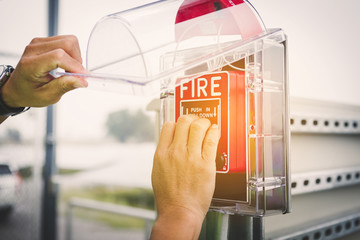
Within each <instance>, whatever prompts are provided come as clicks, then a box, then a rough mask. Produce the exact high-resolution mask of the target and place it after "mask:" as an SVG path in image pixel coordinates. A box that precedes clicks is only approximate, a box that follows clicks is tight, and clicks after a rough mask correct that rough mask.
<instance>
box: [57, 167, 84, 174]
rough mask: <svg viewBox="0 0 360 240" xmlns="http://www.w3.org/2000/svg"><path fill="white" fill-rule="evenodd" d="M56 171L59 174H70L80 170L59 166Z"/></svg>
mask: <svg viewBox="0 0 360 240" xmlns="http://www.w3.org/2000/svg"><path fill="white" fill-rule="evenodd" d="M58 171H59V174H60V175H70V174H74V173H78V172H81V170H80V169H70V168H59V169H58Z"/></svg>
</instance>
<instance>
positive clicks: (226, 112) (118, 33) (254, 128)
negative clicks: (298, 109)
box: [85, 0, 290, 216]
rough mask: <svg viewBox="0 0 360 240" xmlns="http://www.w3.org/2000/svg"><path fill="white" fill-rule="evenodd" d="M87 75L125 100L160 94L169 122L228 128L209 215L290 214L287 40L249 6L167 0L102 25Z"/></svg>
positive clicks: (226, 0) (234, 1) (219, 0)
mask: <svg viewBox="0 0 360 240" xmlns="http://www.w3.org/2000/svg"><path fill="white" fill-rule="evenodd" d="M86 60H87V69H88V70H89V71H90V74H89V75H86V76H85V77H86V78H87V79H88V81H89V84H90V85H92V86H93V87H95V88H97V89H99V88H107V89H111V90H112V91H117V92H118V93H122V94H136V95H144V94H146V95H148V94H160V98H161V112H160V114H161V120H162V122H165V121H176V120H177V118H178V117H179V116H181V115H183V114H196V115H199V116H200V117H207V118H209V119H210V121H211V122H212V123H215V124H218V125H219V126H220V129H221V130H220V131H221V132H220V135H221V137H220V142H219V147H218V154H217V159H216V164H217V179H216V189H215V194H214V198H213V201H212V205H211V210H214V211H221V212H227V213H236V214H244V215H251V216H264V215H269V214H274V213H286V212H287V211H289V204H290V186H289V183H290V181H289V156H288V155H289V131H288V129H289V128H288V121H289V118H288V111H287V108H288V106H287V105H288V99H287V98H288V97H287V88H288V86H287V71H286V36H285V34H284V33H283V31H282V30H280V29H266V28H265V27H264V25H263V23H262V21H261V18H260V17H259V15H258V14H257V12H256V11H255V9H254V8H253V7H252V6H251V4H250V3H249V2H248V1H243V0H185V1H183V0H163V1H158V2H155V3H151V4H148V5H144V6H141V7H138V8H134V9H130V10H127V11H123V12H119V13H115V14H111V15H108V16H106V17H104V18H103V19H101V20H100V21H99V22H98V23H97V24H96V26H95V27H94V29H93V31H92V33H91V36H90V39H89V43H88V49H87V59H86Z"/></svg>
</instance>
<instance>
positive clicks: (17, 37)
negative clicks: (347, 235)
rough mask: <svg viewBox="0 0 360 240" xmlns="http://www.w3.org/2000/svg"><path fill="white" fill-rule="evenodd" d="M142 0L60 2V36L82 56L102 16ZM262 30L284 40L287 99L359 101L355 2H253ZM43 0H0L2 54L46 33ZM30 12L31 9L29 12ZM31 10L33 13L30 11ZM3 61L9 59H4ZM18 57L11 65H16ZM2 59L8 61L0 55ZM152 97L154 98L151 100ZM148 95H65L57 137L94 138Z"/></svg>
mask: <svg viewBox="0 0 360 240" xmlns="http://www.w3.org/2000/svg"><path fill="white" fill-rule="evenodd" d="M147 2H151V1H149V0H148V1H145V0H87V1H85V0H76V1H72V0H60V12H59V16H60V18H59V34H74V35H76V36H77V37H78V39H79V43H80V47H81V52H82V56H83V59H85V58H86V48H87V42H88V39H89V36H90V33H91V30H92V29H93V27H94V26H95V24H96V22H97V21H98V20H99V19H101V18H102V17H103V16H106V15H108V14H111V13H114V12H119V11H122V10H125V9H128V8H131V7H135V6H138V5H142V4H145V3H147ZM251 3H252V4H253V5H254V7H255V8H256V9H257V11H258V12H259V14H260V16H261V17H262V19H263V21H264V23H265V25H266V27H267V28H282V29H283V30H284V31H285V33H286V34H287V36H288V60H289V69H288V70H289V80H290V95H291V96H296V97H305V98H313V99H320V100H328V101H336V102H342V103H349V104H358V105H359V104H360V96H359V94H358V89H360V81H358V70H357V69H358V63H359V60H358V56H359V54H360V45H359V44H358V43H359V40H360V39H359V38H360V28H358V27H355V26H357V25H358V22H359V21H360V16H359V15H358V12H357V11H358V9H360V2H359V1H356V0H351V1H346V4H343V3H344V2H339V1H335V0H319V1H311V0H303V1H286V0H252V1H251ZM46 8H47V5H46V0H32V1H26V0H1V1H0V20H1V21H2V22H6V23H7V26H9V28H10V29H11V31H9V32H8V34H7V35H6V36H7V37H6V38H4V37H1V38H0V51H2V52H6V53H15V54H18V55H20V54H21V53H22V50H23V49H24V47H25V46H26V45H27V44H28V43H29V42H30V40H31V39H32V38H33V37H36V36H46V31H47V30H46V27H47V26H46V16H47V13H46V11H47V9H46ZM29 9H31V10H29ZM34 9H36V12H35V11H34ZM5 59H6V60H8V58H5ZM16 60H17V59H16V58H12V59H10V60H9V62H6V63H10V64H13V65H15V64H16ZM0 61H5V60H4V58H3V57H1V56H0ZM155 97H156V96H155ZM150 100H151V98H140V97H133V96H124V95H121V94H119V93H116V92H106V91H97V90H96V89H95V90H90V89H85V90H83V89H81V90H75V91H73V92H70V93H68V94H66V95H65V96H64V97H63V99H62V100H61V101H60V103H58V104H57V105H56V111H57V113H56V120H57V136H58V138H59V140H64V141H65V140H73V141H77V140H84V139H86V140H94V141H96V140H99V139H101V138H102V137H104V134H105V128H104V123H105V121H106V117H107V114H108V113H109V112H112V111H116V110H119V109H123V108H130V109H134V110H136V109H138V108H143V109H145V107H146V105H147V104H148V103H149V102H150Z"/></svg>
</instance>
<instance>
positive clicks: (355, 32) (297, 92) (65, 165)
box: [0, 0, 360, 240]
mask: <svg viewBox="0 0 360 240" xmlns="http://www.w3.org/2000/svg"><path fill="white" fill-rule="evenodd" d="M149 2H152V1H150V0H148V1H144V0H121V1H119V0H87V1H85V0H77V1H71V0H59V16H58V34H61V35H62V34H73V35H76V36H77V37H78V39H79V42H80V47H81V51H82V56H83V60H84V61H85V56H86V46H87V41H88V38H89V36H90V33H91V30H92V28H93V26H94V25H95V24H96V22H97V21H98V20H99V19H101V18H102V17H103V16H105V15H108V14H111V13H114V12H119V11H122V10H125V9H128V8H132V7H136V6H139V5H143V4H146V3H149ZM250 2H251V3H252V4H253V5H254V7H255V8H256V9H257V10H258V12H259V14H260V16H262V19H263V21H264V23H265V25H266V27H267V28H282V29H284V31H285V33H286V34H287V36H288V51H289V52H288V57H289V79H290V95H291V96H295V97H304V98H311V99H318V100H326V101H333V102H340V103H347V104H352V105H359V104H360V96H359V94H358V90H359V89H360V81H358V78H359V77H358V65H359V60H358V59H357V57H358V54H360V46H359V44H358V42H359V40H360V28H359V27H357V24H358V23H359V21H360V16H359V14H358V9H360V2H358V1H355V0H350V1H346V2H339V1H335V0H330V1H329V0H319V1H310V0H304V1H286V0H252V1H250ZM0 22H2V23H3V24H2V28H1V30H2V33H1V37H0V64H10V65H13V66H16V63H17V62H18V60H19V59H20V56H21V54H22V52H23V50H24V48H25V46H26V45H27V44H28V43H29V42H30V41H31V39H32V38H34V37H45V36H47V35H48V1H47V0H31V1H25V0H0ZM152 100H153V98H151V97H132V96H123V95H119V94H116V93H114V92H105V91H96V90H90V89H81V90H76V91H73V92H70V93H67V94H66V95H65V96H64V97H63V98H62V100H61V101H60V102H59V103H58V104H56V106H55V107H54V109H55V129H54V130H55V135H54V137H55V138H54V140H55V141H54V142H55V144H56V145H55V146H56V151H55V159H56V170H55V171H56V173H57V174H56V175H55V177H53V179H52V180H53V182H54V183H55V184H54V185H51V186H50V187H52V188H53V189H52V190H51V191H52V192H54V193H57V196H58V197H57V201H56V206H57V207H56V208H57V214H56V217H57V226H58V229H57V233H56V235H57V238H58V239H59V240H60V239H61V240H62V239H65V237H66V234H67V233H66V230H67V228H66V218H67V213H68V210H69V208H68V206H69V205H68V204H69V200H70V199H72V198H74V197H79V198H86V199H92V200H94V201H98V202H106V203H109V204H116V205H121V206H128V207H137V208H142V209H146V210H154V198H153V194H152V190H151V168H152V156H153V153H154V150H155V147H156V134H157V133H156V129H157V127H156V124H157V122H156V116H155V112H153V111H151V110H149V109H151V106H149V104H150V103H151V101H152ZM45 127H46V109H35V108H33V109H31V110H30V111H29V112H27V113H25V114H22V115H19V116H16V117H12V118H10V119H8V120H7V121H6V122H4V123H3V124H2V125H1V128H0V174H3V175H11V176H12V178H13V180H11V181H13V182H14V184H13V185H14V187H13V190H12V193H9V194H7V195H6V194H4V193H1V192H0V193H1V195H0V199H1V198H6V196H8V198H9V199H7V200H4V202H5V201H7V202H9V203H10V205H11V208H7V209H6V210H4V211H2V212H1V223H0V239H4V240H7V239H12V240H13V239H15V240H16V239H41V225H42V224H41V214H42V211H43V209H42V207H43V205H42V199H43V181H42V177H43V165H44V159H45V131H46V128H45ZM0 177H1V175H0ZM0 181H1V178H0ZM0 191H1V189H0ZM88 204H90V205H91V204H92V206H93V205H94V206H102V205H99V204H96V202H90V203H88ZM106 206H107V205H104V207H106ZM111 206H113V205H111ZM124 211H125V212H126V210H124ZM145 213H149V214H150V215H151V212H145ZM125 215H126V214H125ZM71 216H72V219H71V222H72V224H73V225H72V233H71V234H72V236H73V239H87V240H88V239H106V240H108V239H109V240H110V239H144V238H145V232H144V227H146V221H143V220H141V219H136V218H129V217H119V216H118V215H114V214H110V213H107V212H104V211H95V210H94V211H93V210H91V211H90V210H84V209H81V208H74V209H72V214H71ZM149 218H151V216H150V217H149Z"/></svg>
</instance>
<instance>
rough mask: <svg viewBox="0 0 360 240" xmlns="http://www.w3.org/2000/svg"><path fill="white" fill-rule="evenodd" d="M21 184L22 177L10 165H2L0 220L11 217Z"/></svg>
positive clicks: (0, 171) (0, 166) (0, 172)
mask: <svg viewBox="0 0 360 240" xmlns="http://www.w3.org/2000/svg"><path fill="white" fill-rule="evenodd" d="M21 182H22V180H21V176H20V175H19V174H18V172H17V171H16V170H14V169H13V168H12V167H11V165H10V164H7V163H0V220H2V221H3V220H6V219H7V218H8V217H9V216H10V215H11V212H12V211H13V209H14V207H15V205H16V202H17V194H18V192H19V187H20V185H21Z"/></svg>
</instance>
